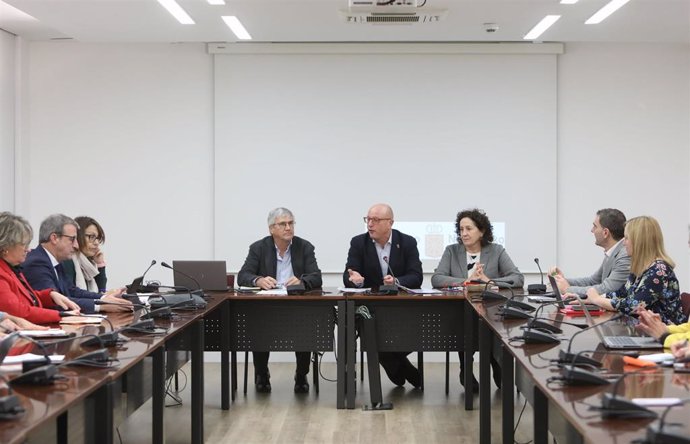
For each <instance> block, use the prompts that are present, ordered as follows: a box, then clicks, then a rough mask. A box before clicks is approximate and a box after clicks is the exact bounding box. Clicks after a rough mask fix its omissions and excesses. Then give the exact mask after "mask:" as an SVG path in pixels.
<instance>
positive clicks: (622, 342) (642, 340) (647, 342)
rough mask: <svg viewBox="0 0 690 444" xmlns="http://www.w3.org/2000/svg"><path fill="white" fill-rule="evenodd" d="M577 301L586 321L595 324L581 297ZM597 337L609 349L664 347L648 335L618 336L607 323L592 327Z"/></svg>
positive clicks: (655, 348) (652, 348) (653, 348)
mask: <svg viewBox="0 0 690 444" xmlns="http://www.w3.org/2000/svg"><path fill="white" fill-rule="evenodd" d="M577 300H578V302H579V303H580V304H582V310H583V311H584V313H585V317H586V318H587V323H588V324H589V325H595V324H594V320H593V319H592V316H590V314H589V310H588V309H587V307H586V306H585V304H584V302H583V301H582V299H580V298H579V297H578V298H577ZM592 330H594V331H595V332H596V334H597V336H598V337H599V340H600V341H601V343H602V344H604V347H606V348H607V349H609V350H658V349H662V348H664V346H663V345H662V344H661V343H660V342H659V341H657V340H656V339H654V338H652V337H649V336H618V335H614V334H612V332H611V329H610V328H609V327H608V325H605V324H604V325H602V324H599V325H596V326H594V328H592Z"/></svg>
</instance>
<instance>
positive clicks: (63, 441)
mask: <svg viewBox="0 0 690 444" xmlns="http://www.w3.org/2000/svg"><path fill="white" fill-rule="evenodd" d="M67 423H68V421H67V412H65V413H63V414H61V415H60V416H58V417H57V442H58V444H67V442H68V436H67Z"/></svg>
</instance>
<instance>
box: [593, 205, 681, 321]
mask: <svg viewBox="0 0 690 444" xmlns="http://www.w3.org/2000/svg"><path fill="white" fill-rule="evenodd" d="M624 239H625V240H624V243H625V249H626V251H627V252H628V256H630V258H631V262H630V276H629V277H628V280H627V282H626V283H625V285H623V286H622V287H621V288H619V289H618V290H616V291H611V292H608V293H606V294H599V293H597V291H596V290H595V289H594V288H590V289H589V290H587V302H588V303H591V304H596V305H598V306H600V307H601V308H603V309H604V310H610V311H619V312H621V313H623V314H627V315H629V314H633V313H635V312H637V311H638V310H641V309H642V308H646V309H647V310H651V311H652V312H654V313H656V314H658V315H659V319H660V320H661V321H662V322H663V323H665V324H682V323H684V322H686V321H687V318H686V316H685V315H684V314H683V309H682V304H681V302H680V288H679V285H678V279H677V278H676V274H675V273H674V271H673V268H674V267H675V264H674V262H673V260H672V259H671V258H670V257H669V256H668V254H666V249H665V248H664V236H663V234H662V233H661V227H660V226H659V222H657V221H656V219H654V218H653V217H650V216H639V217H635V218H633V219H630V220H629V221H628V222H626V224H625V237H624Z"/></svg>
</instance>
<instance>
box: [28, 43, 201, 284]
mask: <svg viewBox="0 0 690 444" xmlns="http://www.w3.org/2000/svg"><path fill="white" fill-rule="evenodd" d="M26 66H27V68H26V69H27V71H26V72H25V73H24V78H25V79H27V83H28V88H27V90H28V91H27V95H26V103H25V104H24V105H25V106H24V108H25V109H26V116H25V117H24V120H23V122H24V125H23V127H22V136H23V142H24V144H23V146H22V147H21V155H22V167H21V169H20V170H19V171H18V175H19V178H20V181H21V184H22V186H21V191H20V194H19V195H18V199H17V202H18V203H17V212H18V213H19V214H22V215H24V216H26V217H28V219H29V220H30V222H31V223H32V225H33V226H34V227H35V228H37V227H38V225H39V224H40V222H41V220H42V219H43V218H44V217H45V216H46V215H48V214H51V213H54V212H64V213H65V214H68V215H71V216H78V215H81V214H87V215H90V216H93V217H95V218H96V219H97V220H99V222H101V224H102V225H103V227H104V229H105V231H106V234H107V242H106V244H105V246H104V250H105V251H106V258H107V259H108V260H109V263H110V264H111V266H110V267H109V277H110V279H109V284H112V285H122V284H124V283H127V282H128V281H131V279H132V278H133V277H134V276H136V275H137V274H141V272H143V270H144V269H145V268H146V266H147V265H148V263H149V262H150V261H151V259H152V258H155V259H158V260H159V261H161V260H164V261H170V260H172V259H173V258H180V257H187V258H190V259H195V258H197V259H201V258H208V257H211V256H212V255H213V238H212V233H213V226H212V220H213V218H212V214H213V210H212V202H213V195H212V192H213V189H212V171H213V163H212V162H213V123H212V122H213V115H212V108H213V107H212V91H211V87H212V84H213V82H212V63H211V57H210V56H208V55H207V54H206V52H205V48H204V45H201V44H177V45H176V44H171V45H161V44H151V45H149V44H136V45H135V44H132V45H127V44H124V45H109V44H80V43H72V42H61V43H58V42H46V43H31V44H30V45H29V46H28V50H27V54H26ZM150 277H151V278H160V279H163V280H165V281H166V282H171V281H172V277H171V274H170V272H169V271H168V270H165V271H162V270H161V269H160V268H155V269H153V270H152V271H151V275H150Z"/></svg>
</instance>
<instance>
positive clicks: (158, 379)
mask: <svg viewBox="0 0 690 444" xmlns="http://www.w3.org/2000/svg"><path fill="white" fill-rule="evenodd" d="M151 357H152V358H153V365H152V368H153V375H152V387H151V398H152V399H151V403H152V413H151V414H152V418H151V429H152V430H151V433H152V434H151V442H154V443H164V442H165V429H164V412H165V348H164V347H158V348H157V349H155V350H154V351H153V353H151Z"/></svg>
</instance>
